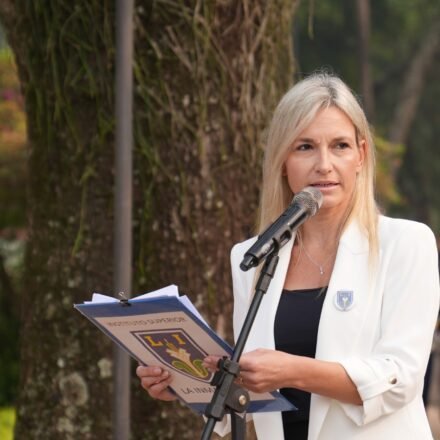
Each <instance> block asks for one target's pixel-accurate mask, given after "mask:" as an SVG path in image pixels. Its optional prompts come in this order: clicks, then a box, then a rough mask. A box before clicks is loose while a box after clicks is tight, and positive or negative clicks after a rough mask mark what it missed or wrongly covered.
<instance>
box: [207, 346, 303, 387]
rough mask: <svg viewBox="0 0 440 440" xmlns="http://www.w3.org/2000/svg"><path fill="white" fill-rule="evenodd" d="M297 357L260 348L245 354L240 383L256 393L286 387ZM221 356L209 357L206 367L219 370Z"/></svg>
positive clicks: (242, 359)
mask: <svg viewBox="0 0 440 440" xmlns="http://www.w3.org/2000/svg"><path fill="white" fill-rule="evenodd" d="M295 357H296V356H292V355H289V354H287V353H283V352H281V351H276V350H268V349H265V348H259V349H257V350H254V351H251V352H249V353H245V354H243V355H242V357H241V359H240V362H239V363H240V376H239V381H238V383H240V384H242V385H243V386H244V387H245V388H247V389H248V390H250V391H254V392H256V393H263V392H266V391H274V390H276V389H278V388H282V387H284V386H285V383H284V381H285V380H286V377H287V374H286V373H287V369H288V368H289V367H288V365H289V362H290V363H291V362H292V361H293V360H294V358H295ZM219 359H220V357H219V356H208V357H206V358H205V359H204V365H205V366H206V367H207V368H209V369H210V370H211V371H215V370H216V369H217V362H218V360H219Z"/></svg>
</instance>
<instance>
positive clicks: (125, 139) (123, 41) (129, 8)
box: [113, 0, 134, 440]
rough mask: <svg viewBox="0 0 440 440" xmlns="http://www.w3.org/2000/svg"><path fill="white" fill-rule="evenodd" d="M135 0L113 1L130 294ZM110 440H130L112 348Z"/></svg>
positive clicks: (117, 258)
mask: <svg viewBox="0 0 440 440" xmlns="http://www.w3.org/2000/svg"><path fill="white" fill-rule="evenodd" d="M133 10H134V0H116V81H115V108H116V115H115V119H116V135H115V136H116V142H115V211H114V217H115V222H114V250H113V252H114V291H115V294H118V293H119V292H124V293H125V295H126V297H129V296H130V292H131V267H132V168H133V165H132V144H133V128H132V120H133V117H132V113H133V109H132V108H133V69H132V66H133ZM113 362H114V368H113V374H114V381H113V439H114V440H128V438H129V437H130V358H129V357H128V355H127V354H125V353H124V352H123V351H122V350H121V349H120V348H119V347H116V346H115V348H114V357H113Z"/></svg>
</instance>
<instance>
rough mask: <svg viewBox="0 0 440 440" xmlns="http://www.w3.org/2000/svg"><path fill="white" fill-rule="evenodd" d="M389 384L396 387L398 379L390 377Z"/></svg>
mask: <svg viewBox="0 0 440 440" xmlns="http://www.w3.org/2000/svg"><path fill="white" fill-rule="evenodd" d="M389 382H390V384H391V385H396V383H397V379H396V378H395V377H390V380H389Z"/></svg>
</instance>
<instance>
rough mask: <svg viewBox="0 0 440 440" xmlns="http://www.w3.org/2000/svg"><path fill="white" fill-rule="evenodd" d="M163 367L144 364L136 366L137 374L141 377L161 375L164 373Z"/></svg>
mask: <svg viewBox="0 0 440 440" xmlns="http://www.w3.org/2000/svg"><path fill="white" fill-rule="evenodd" d="M163 371H164V370H163V369H162V368H161V367H156V366H154V367H152V366H148V367H146V366H143V365H139V366H138V367H137V368H136V375H137V376H138V377H139V378H142V377H145V376H160V375H161V374H162V373H163Z"/></svg>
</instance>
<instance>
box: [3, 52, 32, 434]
mask: <svg viewBox="0 0 440 440" xmlns="http://www.w3.org/2000/svg"><path fill="white" fill-rule="evenodd" d="M0 96H1V100H0V206H1V215H0V340H1V341H3V342H2V349H1V351H0V405H10V404H12V403H14V400H15V398H16V393H17V384H18V358H19V353H18V351H19V350H18V333H19V332H18V329H19V323H18V310H17V300H18V298H17V296H18V292H19V291H20V288H21V287H20V286H21V284H22V270H23V253H24V243H25V232H24V227H25V222H26V212H25V188H26V172H25V170H26V160H27V158H26V150H25V148H26V127H25V114H24V104H23V99H22V96H21V94H20V89H19V81H18V76H17V69H16V67H15V64H14V60H13V57H12V53H11V51H10V50H9V49H3V50H1V51H0ZM0 438H2V439H3V438H4V437H3V436H1V435H0Z"/></svg>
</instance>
